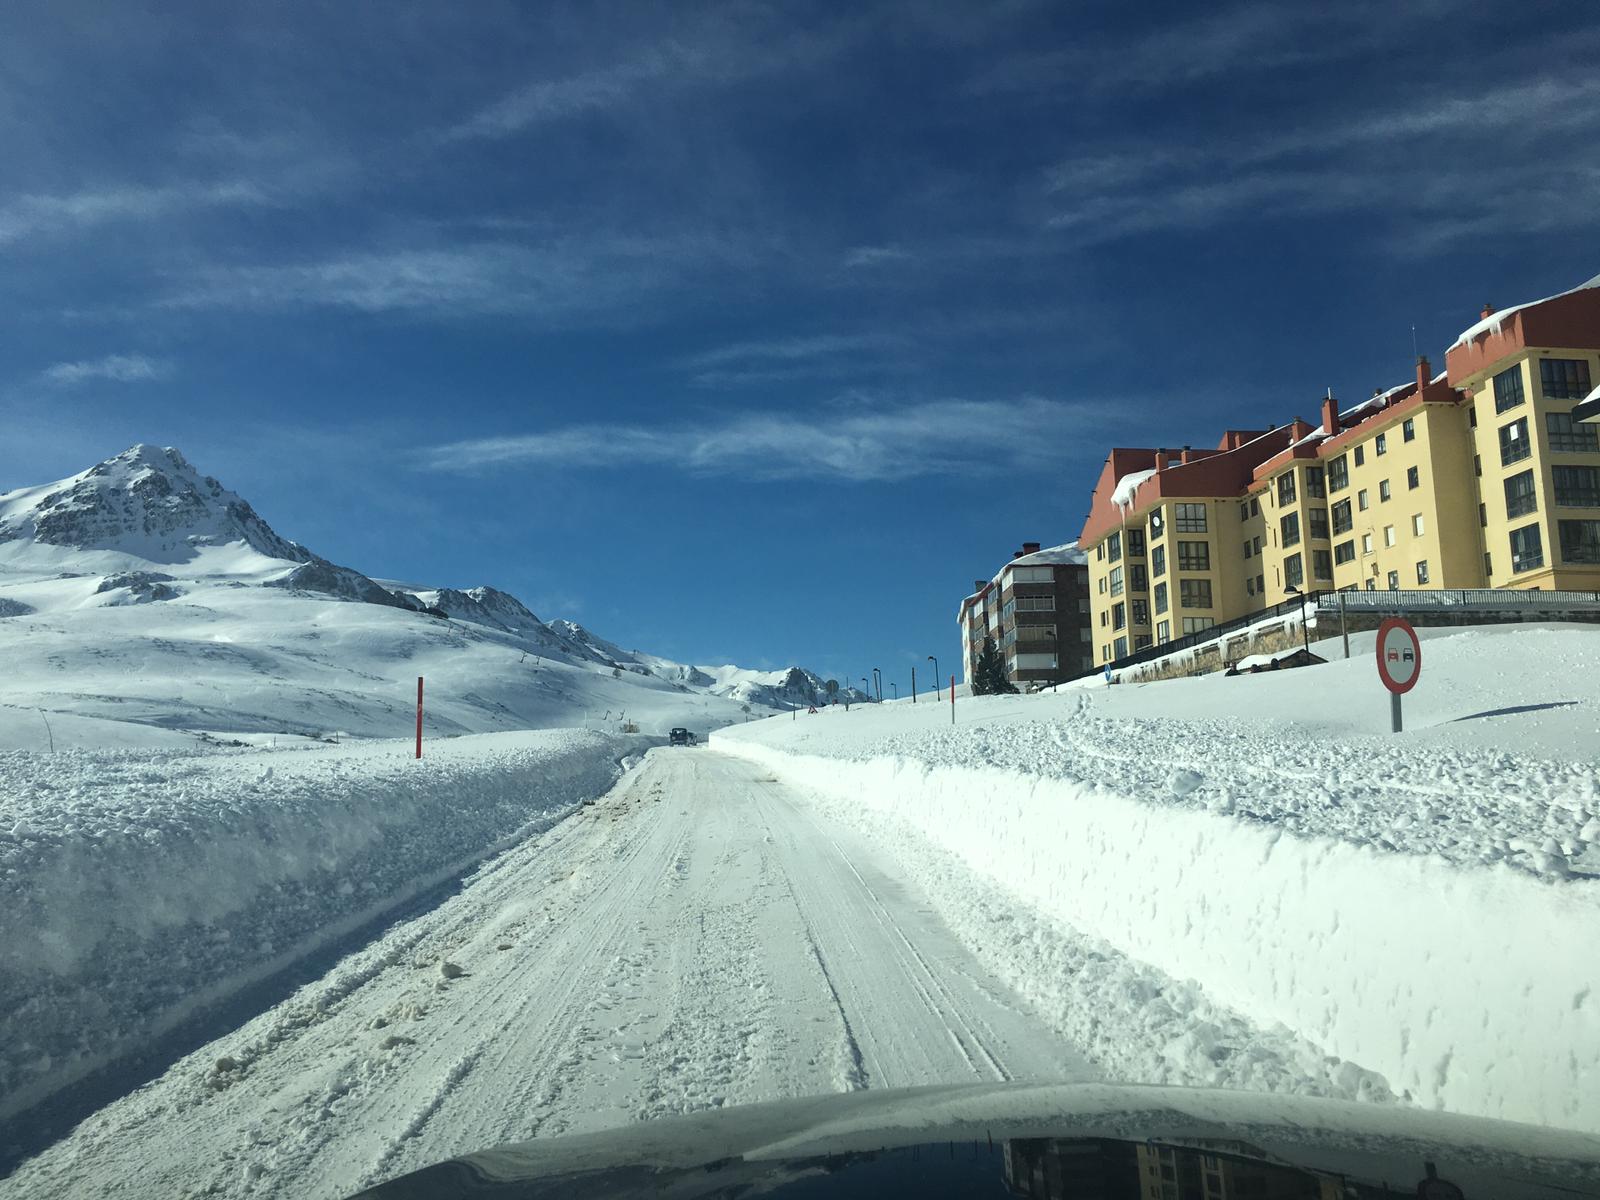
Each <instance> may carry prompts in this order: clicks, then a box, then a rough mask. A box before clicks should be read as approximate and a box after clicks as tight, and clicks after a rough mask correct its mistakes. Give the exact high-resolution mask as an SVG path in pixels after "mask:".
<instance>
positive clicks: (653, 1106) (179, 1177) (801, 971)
mask: <svg viewBox="0 0 1600 1200" xmlns="http://www.w3.org/2000/svg"><path fill="white" fill-rule="evenodd" d="M445 963H450V964H454V965H455V966H456V967H459V968H461V970H462V972H463V973H461V974H459V975H454V977H452V978H446V977H445V974H446V971H447V970H449V971H450V972H451V974H454V972H453V968H445V967H444V965H443V964H445ZM1092 1074H1093V1072H1092V1070H1091V1068H1089V1067H1088V1066H1087V1065H1086V1063H1085V1061H1084V1060H1083V1059H1082V1058H1081V1057H1080V1056H1079V1055H1078V1054H1077V1053H1076V1052H1074V1051H1073V1050H1072V1049H1071V1048H1069V1047H1067V1046H1065V1045H1063V1044H1062V1042H1061V1040H1060V1038H1059V1037H1058V1036H1056V1035H1055V1034H1053V1033H1052V1032H1051V1031H1050V1030H1049V1029H1048V1027H1047V1026H1046V1025H1045V1024H1044V1023H1043V1022H1042V1021H1041V1020H1039V1019H1038V1018H1036V1017H1035V1016H1033V1015H1032V1014H1031V1013H1029V1012H1027V1011H1026V1010H1025V1009H1024V1008H1023V1006H1022V1005H1021V1003H1020V1002H1019V1001H1017V1000H1016V999H1015V997H1014V996H1013V994H1012V993H1011V992H1010V991H1009V990H1008V989H1007V988H1006V987H1005V986H1004V985H1003V984H1001V983H999V982H998V981H997V980H995V979H994V978H993V977H992V976H991V975H990V974H989V973H988V972H986V971H985V970H984V969H983V968H982V967H980V966H979V964H978V963H977V962H976V960H975V959H974V958H973V957H972V955H971V954H970V953H968V952H967V951H966V950H965V949H963V948H962V947H961V946H960V945H959V944H958V943H957V942H956V941H955V940H954V938H953V937H952V935H951V934H949V933H948V932H947V931H946V930H945V929H944V927H943V926H942V925H941V924H940V922H939V921H938V919H937V918H935V917H934V916H932V915H931V914H930V912H929V911H928V910H927V909H926V907H925V906H924V905H923V904H922V903H921V901H920V899H919V897H917V896H916V895H914V894H912V893H910V892H908V891H907V890H906V889H905V888H904V887H902V886H901V885H899V884H897V883H896V882H895V881H894V880H893V879H892V878H890V877H889V876H888V875H886V874H885V873H884V871H883V870H882V869H880V866H879V865H878V861H877V859H876V858H875V856H874V854H873V853H872V852H871V851H869V850H868V849H867V848H866V846H865V845H864V844H863V843H862V842H861V841H859V840H858V839H857V838H856V837H855V836H854V835H851V834H849V833H847V832H846V831H844V830H842V829H840V828H838V827H837V826H834V825H832V824H829V823H827V822H826V821H825V819H824V818H822V817H820V816H819V815H818V814H817V813H816V812H814V811H813V810H811V809H810V808H809V806H808V805H807V804H806V802H805V801H804V799H803V798H801V797H799V796H797V795H795V794H794V793H792V792H789V791H788V790H787V789H786V788H785V787H783V786H782V785H780V784H778V783H777V782H775V781H773V780H771V779H770V778H766V777H764V775H763V773H762V771H761V769H760V768H758V767H754V766H751V765H749V764H747V763H744V762H742V761H739V760H736V759H732V758H729V757H726V756H724V755H721V754H719V753H716V752H714V751H709V750H679V751H657V752H655V753H653V754H652V755H651V756H650V757H649V759H648V760H647V762H646V764H645V765H644V766H643V767H642V768H641V769H639V770H637V771H635V772H633V773H632V774H630V775H629V776H628V777H627V778H626V779H624V781H623V782H622V783H621V784H620V785H619V786H618V788H617V789H616V790H615V791H613V792H612V793H611V794H610V795H608V796H607V797H605V798H604V799H603V800H602V801H601V802H600V803H599V804H598V805H596V806H594V807H592V808H588V809H586V810H584V812H583V813H582V814H581V815H579V816H575V817H573V818H571V819H569V820H568V821H566V822H564V823H562V824H561V825H559V826H558V827H556V828H555V829H553V830H551V831H550V832H549V833H546V834H544V835H543V836H541V837H539V838H537V839H535V840H533V841H530V842H528V843H526V844H524V845H522V846H520V847H517V848H516V849H514V850H512V851H509V852H508V853H506V854H505V855H503V856H502V857H501V858H499V859H497V860H496V861H495V862H494V863H492V864H491V865H490V866H489V867H487V868H485V870H483V871H482V872H480V873H479V875H478V876H477V877H476V878H475V879H474V880H473V881H472V882H471V883H470V884H469V885H468V886H467V887H466V888H465V889H464V890H463V891H462V892H461V893H460V894H459V895H457V896H455V897H454V898H452V899H451V900H450V901H448V902H447V903H446V904H444V905H443V906H441V907H440V908H439V909H437V910H435V911H434V912H432V913H429V914H427V915H426V916H424V917H421V918H419V919H417V920H415V921H412V922H410V923H408V924H406V925H403V926H400V927H397V928H396V929H395V930H393V931H391V932H390V933H389V934H388V935H387V936H385V937H384V938H383V939H381V940H380V941H378V942H376V943H374V944H373V945H372V946H370V947H368V948H367V949H365V950H363V951H362V952H360V953H359V954H356V955H354V956H352V957H351V958H349V959H346V960H345V961H344V962H342V963H341V964H340V965H339V966H338V967H337V968H335V970H334V971H332V972H331V973H330V974H329V975H328V976H327V977H326V978H324V979H323V980H321V981H319V982H318V983H316V984H313V985H311V986H309V987H307V988H305V989H303V990H302V991H301V992H300V993H298V994H297V995H296V996H294V997H293V998H291V999H290V1000H289V1001H287V1002H285V1003H284V1004H282V1005H279V1006H278V1007H277V1008H275V1009H273V1010H271V1011H270V1012H268V1013H265V1014H263V1015H262V1016H260V1017H258V1018H256V1019H255V1020H254V1021H252V1022H251V1023H250V1024H248V1025H246V1026H244V1027H243V1028H242V1029H240V1030H238V1031H236V1032H235V1033H234V1034H232V1035H229V1036H228V1037H225V1038H222V1039H219V1040H218V1041H217V1042H215V1043H213V1044H212V1045H211V1046H208V1047H206V1048H205V1049H203V1050H201V1051H200V1052H198V1053H196V1054H195V1055H192V1056H190V1057H189V1058H187V1059H185V1060H183V1061H182V1062H180V1063H178V1064H177V1065H176V1066H175V1067H174V1068H173V1069H172V1070H171V1071H169V1072H168V1073H167V1074H166V1075H165V1076H163V1077H162V1078H161V1079H160V1080H158V1081H156V1082H155V1083H153V1084H152V1085H150V1086H149V1087H148V1088H145V1089H143V1090H142V1091H140V1092H138V1093H135V1094H134V1095H132V1096H129V1097H126V1098H124V1099H123V1100H121V1101H119V1102H117V1103H116V1104H113V1105H111V1106H110V1107H108V1108H107V1109H105V1110H103V1111H102V1112H101V1113H99V1114H97V1115H96V1116H94V1117H92V1118H90V1119H89V1120H88V1121H86V1122H85V1123H84V1124H83V1125H81V1126H80V1127H79V1128H78V1130H77V1131H75V1132H74V1134H72V1135H71V1136H70V1137H69V1138H68V1139H66V1140H65V1141H64V1142H62V1143H59V1144H58V1145H56V1146H55V1147H53V1148H51V1149H50V1150H49V1151H47V1152H46V1153H45V1154H43V1155H40V1156H39V1157H38V1158H35V1159H33V1160H31V1161H30V1162H28V1163H26V1164H24V1166H23V1167H22V1169H21V1170H19V1171H18V1172H17V1174H16V1175H15V1176H13V1177H12V1179H10V1180H9V1181H7V1182H6V1183H3V1184H0V1194H3V1195H6V1196H44V1195H50V1196H63V1195H141V1196H143V1195H158V1194H159V1195H190V1194H216V1195H233V1194H239V1195H243V1194H250V1195H257V1196H259V1195H285V1196H287V1195H294V1196H339V1195H343V1194H346V1193H348V1192H350V1191H353V1190H355V1189H356V1188H358V1187H360V1186H362V1185H363V1184H366V1183H370V1182H374V1181H376V1180H378V1179H381V1178H385V1177H388V1176H390V1175H393V1174H397V1173H400V1172H403V1171H405V1170H409V1169H412V1168H414V1167H417V1166H421V1165H423V1164H425V1163H428V1162H431V1161H435V1160H437V1159H439V1158H442V1157H445V1156H448V1155H450V1154H453V1153H457V1152H462V1151H467V1150H472V1149H476V1148H480V1147H483V1146H487V1145H491V1144H495V1143H498V1142H503V1141H509V1140H516V1139H523V1138H528V1137H533V1136H549V1135H554V1134H559V1133H564V1132H579V1131H586V1130H591V1129H597V1128H602V1127H605V1126H608V1125H615V1124H620V1123H623V1122H627V1121H633V1120H639V1119H644V1118H648V1117H651V1116H656V1115H660V1114H665V1113H672V1112H680V1111H693V1110H697V1109H704V1108H710V1107H716V1106H719V1105H723V1104H738V1103H746V1102H751V1101H756V1100H762V1099H770V1098H774V1097H780V1096H794V1095H803V1094H808V1093H816V1092H826V1091H839V1090H847V1089H853V1088H861V1087H871V1088H885V1087H900V1086H910V1085H916V1084H927V1083H939V1082H960V1081H968V1080H997V1079H1011V1078H1024V1079H1082V1078H1088V1077H1091V1076H1092Z"/></svg>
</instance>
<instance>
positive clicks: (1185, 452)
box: [1178, 446, 1193, 463]
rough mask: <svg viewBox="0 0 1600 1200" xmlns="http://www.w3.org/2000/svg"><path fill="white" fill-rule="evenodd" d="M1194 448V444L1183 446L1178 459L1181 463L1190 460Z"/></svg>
mask: <svg viewBox="0 0 1600 1200" xmlns="http://www.w3.org/2000/svg"><path fill="white" fill-rule="evenodd" d="M1192 449H1193V447H1192V446H1185V447H1184V448H1183V453H1182V454H1180V455H1178V461H1179V462H1181V463H1186V462H1188V461H1189V451H1190V450H1192Z"/></svg>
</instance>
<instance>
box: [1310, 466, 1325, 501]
mask: <svg viewBox="0 0 1600 1200" xmlns="http://www.w3.org/2000/svg"><path fill="white" fill-rule="evenodd" d="M1327 494H1328V484H1327V480H1326V479H1325V478H1324V476H1323V474H1322V468H1321V467H1307V468H1306V495H1308V496H1310V497H1312V498H1313V499H1317V500H1321V499H1323V498H1324V497H1326V496H1327Z"/></svg>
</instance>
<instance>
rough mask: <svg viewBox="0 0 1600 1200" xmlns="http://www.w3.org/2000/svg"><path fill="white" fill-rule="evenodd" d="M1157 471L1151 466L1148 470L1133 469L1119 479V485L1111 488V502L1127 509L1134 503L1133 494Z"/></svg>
mask: <svg viewBox="0 0 1600 1200" xmlns="http://www.w3.org/2000/svg"><path fill="white" fill-rule="evenodd" d="M1155 473H1156V471H1155V468H1154V467H1151V468H1150V469H1149V470H1148V471H1132V472H1130V473H1129V474H1127V475H1124V476H1123V477H1122V478H1121V479H1119V480H1117V486H1116V487H1114V488H1112V489H1111V503H1113V504H1115V505H1116V506H1117V507H1118V508H1120V509H1123V510H1124V511H1126V510H1127V509H1128V508H1130V507H1132V505H1133V494H1134V493H1135V492H1137V491H1138V490H1139V485H1140V484H1141V483H1143V482H1144V481H1145V480H1146V479H1149V478H1150V477H1151V476H1152V475H1154V474H1155Z"/></svg>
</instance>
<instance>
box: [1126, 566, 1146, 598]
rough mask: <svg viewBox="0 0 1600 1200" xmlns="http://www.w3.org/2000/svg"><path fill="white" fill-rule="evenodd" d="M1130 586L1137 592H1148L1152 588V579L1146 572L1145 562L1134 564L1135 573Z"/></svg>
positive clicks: (1130, 580)
mask: <svg viewBox="0 0 1600 1200" xmlns="http://www.w3.org/2000/svg"><path fill="white" fill-rule="evenodd" d="M1128 586H1129V587H1130V588H1132V589H1133V590H1134V591H1136V592H1148V591H1149V590H1150V579H1149V577H1148V576H1147V575H1146V574H1145V571H1144V564H1143V563H1134V564H1133V573H1132V576H1131V578H1130V579H1129V581H1128Z"/></svg>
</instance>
